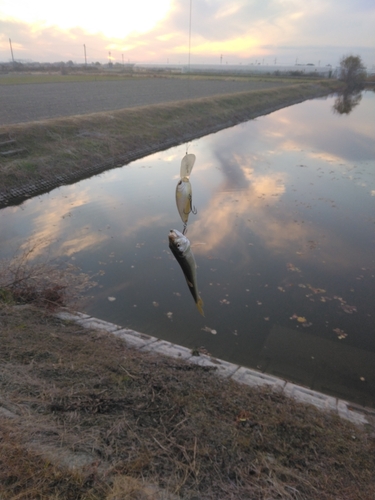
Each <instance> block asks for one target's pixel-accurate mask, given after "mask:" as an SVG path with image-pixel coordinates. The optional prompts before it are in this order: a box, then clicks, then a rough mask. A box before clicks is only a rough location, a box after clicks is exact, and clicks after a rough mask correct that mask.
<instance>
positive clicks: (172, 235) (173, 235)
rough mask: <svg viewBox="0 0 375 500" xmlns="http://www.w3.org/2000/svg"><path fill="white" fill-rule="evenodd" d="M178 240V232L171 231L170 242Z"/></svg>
mask: <svg viewBox="0 0 375 500" xmlns="http://www.w3.org/2000/svg"><path fill="white" fill-rule="evenodd" d="M176 238H178V236H177V234H176V232H175V230H174V229H171V230H170V231H169V234H168V239H169V241H174V240H175V239H176Z"/></svg>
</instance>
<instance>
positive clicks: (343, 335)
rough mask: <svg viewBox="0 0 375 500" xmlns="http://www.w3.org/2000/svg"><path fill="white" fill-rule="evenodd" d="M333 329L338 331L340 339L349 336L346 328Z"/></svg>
mask: <svg viewBox="0 0 375 500" xmlns="http://www.w3.org/2000/svg"><path fill="white" fill-rule="evenodd" d="M333 331H334V332H335V333H336V335H337V338H338V339H339V340H342V339H345V338H346V337H347V336H348V334H347V333H345V332H344V330H341V328H333Z"/></svg>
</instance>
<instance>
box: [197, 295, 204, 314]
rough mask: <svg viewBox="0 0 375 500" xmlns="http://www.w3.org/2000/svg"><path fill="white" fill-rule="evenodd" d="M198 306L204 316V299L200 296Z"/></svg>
mask: <svg viewBox="0 0 375 500" xmlns="http://www.w3.org/2000/svg"><path fill="white" fill-rule="evenodd" d="M197 308H198V311H199V312H200V313H201V315H202V316H203V317H204V312H203V300H202V299H201V298H200V297H198V302H197Z"/></svg>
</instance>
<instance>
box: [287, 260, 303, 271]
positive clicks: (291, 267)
mask: <svg viewBox="0 0 375 500" xmlns="http://www.w3.org/2000/svg"><path fill="white" fill-rule="evenodd" d="M286 267H287V269H288V271H293V272H296V273H300V272H301V270H300V269H298V267H296V266H295V265H293V264H291V263H290V262H289V263H288V264H287V265H286Z"/></svg>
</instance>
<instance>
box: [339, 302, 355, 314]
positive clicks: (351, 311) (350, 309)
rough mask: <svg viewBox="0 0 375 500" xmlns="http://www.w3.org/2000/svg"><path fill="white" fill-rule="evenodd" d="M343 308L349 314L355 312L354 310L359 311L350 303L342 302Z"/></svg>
mask: <svg viewBox="0 0 375 500" xmlns="http://www.w3.org/2000/svg"><path fill="white" fill-rule="evenodd" d="M341 309H342V310H343V311H344V312H346V313H348V314H353V312H357V308H356V306H350V305H349V304H343V303H341Z"/></svg>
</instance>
